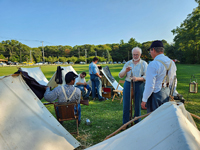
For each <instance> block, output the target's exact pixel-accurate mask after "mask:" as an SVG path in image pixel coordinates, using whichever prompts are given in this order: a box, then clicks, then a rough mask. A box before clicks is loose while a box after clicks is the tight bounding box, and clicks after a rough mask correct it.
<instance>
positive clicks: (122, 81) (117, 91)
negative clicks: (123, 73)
mask: <svg viewBox="0 0 200 150" xmlns="http://www.w3.org/2000/svg"><path fill="white" fill-rule="evenodd" d="M124 82H125V81H124V80H119V83H118V85H117V88H116V90H113V92H114V95H113V99H112V101H113V100H114V99H115V96H117V97H118V93H120V94H121V95H122V98H121V101H120V104H121V103H122V100H123V91H122V90H118V88H119V85H120V83H122V84H124ZM118 100H120V98H119V99H118Z"/></svg>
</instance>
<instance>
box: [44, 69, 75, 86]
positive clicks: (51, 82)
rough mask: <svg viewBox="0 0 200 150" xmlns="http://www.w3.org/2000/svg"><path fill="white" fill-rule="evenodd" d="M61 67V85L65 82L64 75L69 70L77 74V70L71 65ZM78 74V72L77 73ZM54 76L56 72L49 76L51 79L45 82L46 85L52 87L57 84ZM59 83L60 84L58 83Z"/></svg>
mask: <svg viewBox="0 0 200 150" xmlns="http://www.w3.org/2000/svg"><path fill="white" fill-rule="evenodd" d="M61 68H62V69H63V70H62V81H63V83H62V85H65V84H66V82H65V75H66V74H67V73H68V72H70V71H73V72H74V73H75V74H77V72H76V71H75V70H74V68H73V67H72V66H67V67H62V66H61ZM77 75H78V74H77ZM55 77H56V72H55V73H54V74H53V76H52V77H51V79H50V80H49V83H48V84H47V86H50V87H52V88H55V87H57V86H58V84H57V83H56V81H55ZM59 85H61V84H59Z"/></svg>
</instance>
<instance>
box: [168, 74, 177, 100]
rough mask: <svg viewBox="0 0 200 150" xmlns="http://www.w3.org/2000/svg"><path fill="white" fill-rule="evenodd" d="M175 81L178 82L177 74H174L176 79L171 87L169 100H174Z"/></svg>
mask: <svg viewBox="0 0 200 150" xmlns="http://www.w3.org/2000/svg"><path fill="white" fill-rule="evenodd" d="M175 83H176V76H174V80H173V82H172V86H171V89H170V92H169V101H173V93H174V88H175Z"/></svg>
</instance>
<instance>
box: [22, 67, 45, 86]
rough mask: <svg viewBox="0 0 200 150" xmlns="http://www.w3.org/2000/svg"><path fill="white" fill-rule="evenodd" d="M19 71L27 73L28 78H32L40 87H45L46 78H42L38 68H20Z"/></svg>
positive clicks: (42, 75)
mask: <svg viewBox="0 0 200 150" xmlns="http://www.w3.org/2000/svg"><path fill="white" fill-rule="evenodd" d="M21 70H22V71H25V72H27V73H28V75H29V76H31V77H32V78H34V79H35V80H36V81H37V82H38V83H39V84H41V85H47V84H48V82H49V81H48V80H47V78H46V77H45V76H44V74H43V72H42V70H41V69H40V67H34V68H22V67H21Z"/></svg>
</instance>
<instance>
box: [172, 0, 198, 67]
mask: <svg viewBox="0 0 200 150" xmlns="http://www.w3.org/2000/svg"><path fill="white" fill-rule="evenodd" d="M195 1H196V2H197V3H198V7H196V8H195V9H193V12H192V13H191V14H188V16H187V18H186V19H185V20H184V21H183V23H181V25H180V27H177V28H176V29H173V30H172V33H173V34H174V35H175V37H174V42H175V45H174V46H175V49H176V53H177V54H179V56H178V57H180V56H181V58H180V61H181V62H182V63H200V60H199V54H200V52H199V45H200V19H199V18H200V1H199V0H195Z"/></svg>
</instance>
